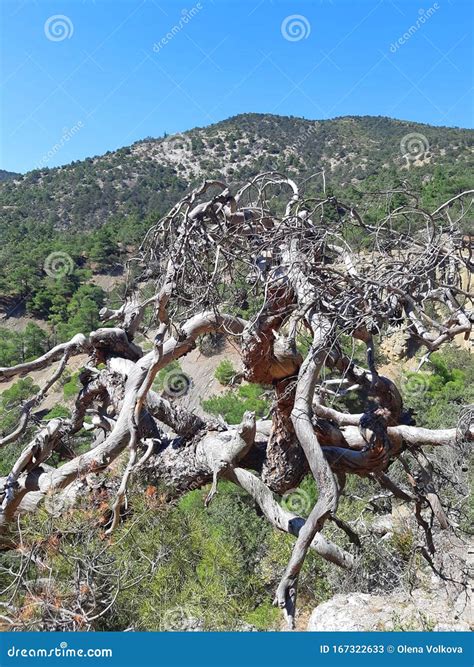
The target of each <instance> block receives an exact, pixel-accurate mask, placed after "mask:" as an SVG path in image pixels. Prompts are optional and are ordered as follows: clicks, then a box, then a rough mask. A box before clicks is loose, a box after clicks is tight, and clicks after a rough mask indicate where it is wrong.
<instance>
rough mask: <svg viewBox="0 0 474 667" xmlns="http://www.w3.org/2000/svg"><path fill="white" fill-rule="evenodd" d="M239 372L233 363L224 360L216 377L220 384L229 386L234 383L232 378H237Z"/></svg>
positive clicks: (216, 372)
mask: <svg viewBox="0 0 474 667" xmlns="http://www.w3.org/2000/svg"><path fill="white" fill-rule="evenodd" d="M236 374H237V371H236V370H235V368H234V366H233V365H232V362H231V361H229V360H228V359H223V360H222V361H221V362H220V363H219V364H218V366H217V368H216V370H215V372H214V377H215V378H216V380H217V381H218V382H220V384H223V385H224V386H227V385H229V384H230V383H231V382H232V378H233V377H235V375H236Z"/></svg>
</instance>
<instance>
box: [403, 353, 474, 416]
mask: <svg viewBox="0 0 474 667" xmlns="http://www.w3.org/2000/svg"><path fill="white" fill-rule="evenodd" d="M401 384H402V392H403V394H404V396H405V403H406V406H407V407H410V408H412V409H413V410H414V412H415V416H416V422H417V424H418V425H419V426H425V427H426V428H443V427H444V428H449V427H453V426H456V423H457V419H458V415H459V413H460V411H461V408H462V406H463V405H470V404H472V403H474V359H473V356H472V354H470V353H469V352H468V351H467V350H463V349H460V348H459V347H455V346H454V345H450V346H447V347H445V348H444V349H442V350H441V351H439V352H435V353H434V354H432V355H431V356H430V358H429V362H428V363H426V364H425V365H424V366H423V369H422V370H421V371H420V372H418V373H407V374H406V375H405V377H404V378H403V379H402V383H401Z"/></svg>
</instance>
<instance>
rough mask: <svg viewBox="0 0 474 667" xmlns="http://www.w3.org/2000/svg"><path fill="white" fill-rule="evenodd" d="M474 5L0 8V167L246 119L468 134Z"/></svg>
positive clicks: (157, 1)
mask: <svg viewBox="0 0 474 667" xmlns="http://www.w3.org/2000/svg"><path fill="white" fill-rule="evenodd" d="M473 6H474V4H473V3H472V0H439V1H438V2H432V1H431V0H425V2H424V3H423V4H422V3H421V1H420V2H418V0H358V1H355V0H352V1H350V0H311V1H310V0H292V1H291V2H287V1H284V0H281V1H279V0H238V1H237V0H201V1H200V2H196V1H195V0H183V1H182V0H54V1H53V2H50V1H49V0H2V2H1V12H2V31H1V33H2V34H1V38H2V39H1V44H2V45H1V50H2V54H1V55H2V60H1V72H0V75H1V76H0V78H1V82H2V91H3V94H2V100H3V102H2V114H1V129H0V134H1V150H0V157H1V159H0V167H1V168H4V169H9V170H13V171H20V172H24V171H27V170H29V169H32V168H34V167H36V166H38V165H44V166H49V167H52V166H56V165H59V164H66V163H68V162H71V161H72V160H77V159H82V158H84V157H87V156H93V155H100V154H102V153H105V152H106V151H108V150H115V149H116V148H119V147H121V146H125V145H129V144H131V143H133V142H134V141H137V140H139V139H142V138H144V137H147V136H161V135H162V134H163V132H167V133H169V134H171V133H175V132H182V131H184V130H187V129H190V128H193V127H196V126H204V125H208V124H210V123H213V122H216V121H219V120H222V119H225V118H228V117H229V116H233V115H235V114H238V113H244V112H262V113H263V112H265V113H274V114H282V115H294V116H303V117H305V118H311V119H321V118H333V117H335V116H343V115H366V114H368V115H386V116H392V117H395V118H402V119H407V120H414V121H419V122H426V123H432V124H435V125H449V126H460V127H471V126H472V119H473V94H472V84H473V78H472V55H473V54H472V32H471V31H472V18H473ZM58 16H59V17H60V18H59V19H58V18H55V17H58ZM167 34H168V38H167V37H166V35H167ZM165 40H166V41H165ZM73 128H75V129H73ZM65 137H66V138H65Z"/></svg>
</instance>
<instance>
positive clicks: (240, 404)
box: [202, 384, 270, 424]
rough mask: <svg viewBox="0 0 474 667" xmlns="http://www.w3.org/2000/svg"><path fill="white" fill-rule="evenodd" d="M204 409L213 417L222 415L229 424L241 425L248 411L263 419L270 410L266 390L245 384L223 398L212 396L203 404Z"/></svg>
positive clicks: (255, 385) (228, 392)
mask: <svg viewBox="0 0 474 667" xmlns="http://www.w3.org/2000/svg"><path fill="white" fill-rule="evenodd" d="M202 407H203V408H204V410H206V412H209V413H210V414H211V415H221V416H222V417H223V418H224V420H225V421H226V422H227V423H228V424H240V422H241V421H242V418H243V416H244V412H246V411H247V410H253V411H254V412H255V414H256V415H257V417H263V416H264V415H265V414H266V413H267V412H268V411H269V409H270V402H269V400H268V399H267V398H266V397H265V390H264V389H263V387H260V385H258V384H244V385H241V386H240V387H239V388H238V389H236V390H229V391H227V392H226V393H225V394H222V395H221V396H211V397H210V398H208V399H207V400H206V401H203V402H202Z"/></svg>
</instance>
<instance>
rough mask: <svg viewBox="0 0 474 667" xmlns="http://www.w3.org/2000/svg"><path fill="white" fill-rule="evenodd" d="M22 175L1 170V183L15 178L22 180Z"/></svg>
mask: <svg viewBox="0 0 474 667" xmlns="http://www.w3.org/2000/svg"><path fill="white" fill-rule="evenodd" d="M20 177H21V174H17V173H16V172H15V171H5V169H0V182H1V181H11V180H13V179H14V178H20Z"/></svg>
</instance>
